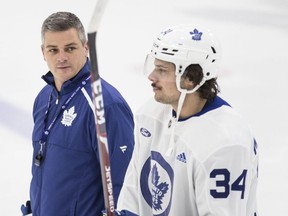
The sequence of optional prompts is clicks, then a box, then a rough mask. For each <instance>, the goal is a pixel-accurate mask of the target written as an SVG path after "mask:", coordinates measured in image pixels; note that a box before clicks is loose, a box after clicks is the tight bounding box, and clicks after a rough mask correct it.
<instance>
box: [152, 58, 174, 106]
mask: <svg viewBox="0 0 288 216" xmlns="http://www.w3.org/2000/svg"><path fill="white" fill-rule="evenodd" d="M148 79H149V80H150V81H151V82H152V84H151V86H152V87H153V91H154V93H155V95H154V98H155V100H156V101H158V102H161V103H164V104H171V105H172V106H174V105H175V104H177V103H178V99H179V95H180V92H179V91H178V90H177V87H176V75H175V65H174V64H173V63H171V62H166V61H162V60H159V59H155V61H154V69H153V71H152V72H151V73H150V74H149V76H148Z"/></svg>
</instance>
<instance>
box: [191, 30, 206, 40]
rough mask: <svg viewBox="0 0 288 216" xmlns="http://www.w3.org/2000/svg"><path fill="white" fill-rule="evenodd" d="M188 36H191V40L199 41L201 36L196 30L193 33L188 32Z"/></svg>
mask: <svg viewBox="0 0 288 216" xmlns="http://www.w3.org/2000/svg"><path fill="white" fill-rule="evenodd" d="M190 34H191V35H192V39H193V40H196V41H197V40H201V36H202V34H203V33H202V32H199V31H198V30H197V29H196V28H195V29H194V30H193V32H190Z"/></svg>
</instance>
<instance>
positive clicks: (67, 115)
mask: <svg viewBox="0 0 288 216" xmlns="http://www.w3.org/2000/svg"><path fill="white" fill-rule="evenodd" d="M74 112H75V107H74V106H73V107H71V108H70V109H69V110H65V111H64V113H63V118H62V120H61V123H62V124H63V125H64V126H68V127H69V126H71V125H72V122H73V121H74V119H75V118H76V116H77V113H74Z"/></svg>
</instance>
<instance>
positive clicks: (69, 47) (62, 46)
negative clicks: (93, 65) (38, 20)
mask: <svg viewBox="0 0 288 216" xmlns="http://www.w3.org/2000/svg"><path fill="white" fill-rule="evenodd" d="M41 48H42V53H43V57H44V59H45V61H46V62H47V65H48V68H49V70H50V71H51V72H52V74H53V76H54V79H55V84H56V88H57V90H58V91H60V89H61V86H62V84H63V83H64V82H65V81H67V80H69V79H71V78H73V77H74V76H75V75H76V74H77V73H78V72H79V71H80V70H81V68H82V67H83V66H84V64H85V63H86V58H87V55H88V45H87V43H86V44H84V45H83V44H82V43H81V41H80V39H79V36H78V33H77V31H76V29H74V28H71V29H69V30H67V31H59V32H46V33H45V35H44V44H43V45H42V47H41Z"/></svg>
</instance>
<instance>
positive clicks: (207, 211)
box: [194, 140, 258, 216]
mask: <svg viewBox="0 0 288 216" xmlns="http://www.w3.org/2000/svg"><path fill="white" fill-rule="evenodd" d="M253 142H254V140H252V141H251V148H250V149H247V148H246V147H244V146H242V145H229V146H224V147H221V148H219V149H217V150H216V151H214V152H213V153H212V154H211V155H209V156H208V157H207V158H206V159H205V160H203V161H198V162H196V164H197V165H196V167H195V170H196V171H195V174H194V175H195V176H194V180H195V193H196V197H197V200H196V202H197V207H198V212H199V216H204V215H215V216H231V215H233V216H244V215H245V216H246V215H247V216H250V215H251V216H254V213H255V212H256V208H257V207H256V197H255V194H256V188H257V171H258V155H257V153H255V151H254V150H253V148H254V144H253Z"/></svg>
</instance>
